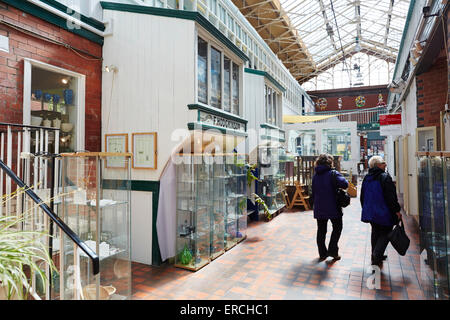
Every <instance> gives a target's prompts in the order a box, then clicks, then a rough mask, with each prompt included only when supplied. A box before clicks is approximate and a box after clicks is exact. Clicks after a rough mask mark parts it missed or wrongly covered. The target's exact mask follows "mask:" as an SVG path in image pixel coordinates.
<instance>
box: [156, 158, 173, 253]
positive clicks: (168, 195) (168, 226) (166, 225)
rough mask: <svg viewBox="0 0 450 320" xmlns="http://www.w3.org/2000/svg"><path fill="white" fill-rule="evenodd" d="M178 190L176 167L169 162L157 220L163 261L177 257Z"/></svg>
mask: <svg viewBox="0 0 450 320" xmlns="http://www.w3.org/2000/svg"><path fill="white" fill-rule="evenodd" d="M176 189H177V181H176V170H175V165H174V163H173V162H172V160H169V163H168V164H167V166H166V168H165V169H164V172H163V174H162V176H161V180H160V188H159V201H158V203H159V206H158V217H157V218H156V231H157V233H158V242H159V250H160V252H161V259H162V261H164V260H166V259H168V258H171V257H174V256H175V236H176V235H175V225H176V201H177V195H176V193H177V190H176Z"/></svg>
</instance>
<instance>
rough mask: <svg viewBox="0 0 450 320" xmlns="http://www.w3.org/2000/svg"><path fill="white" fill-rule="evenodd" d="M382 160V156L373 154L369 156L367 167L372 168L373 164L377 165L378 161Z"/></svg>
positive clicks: (381, 161)
mask: <svg viewBox="0 0 450 320" xmlns="http://www.w3.org/2000/svg"><path fill="white" fill-rule="evenodd" d="M383 162H384V160H383V158H382V157H380V156H373V157H372V158H370V160H369V168H374V167H375V166H377V165H378V164H380V163H383Z"/></svg>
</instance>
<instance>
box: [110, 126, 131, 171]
mask: <svg viewBox="0 0 450 320" xmlns="http://www.w3.org/2000/svg"><path fill="white" fill-rule="evenodd" d="M105 151H106V152H110V153H124V152H128V133H116V134H105ZM106 168H126V162H125V161H124V158H123V157H108V159H107V160H106Z"/></svg>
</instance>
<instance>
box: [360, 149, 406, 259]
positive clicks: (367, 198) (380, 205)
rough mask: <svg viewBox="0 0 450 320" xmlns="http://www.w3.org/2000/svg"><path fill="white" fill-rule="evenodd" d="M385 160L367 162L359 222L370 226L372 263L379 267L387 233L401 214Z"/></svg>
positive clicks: (378, 158)
mask: <svg viewBox="0 0 450 320" xmlns="http://www.w3.org/2000/svg"><path fill="white" fill-rule="evenodd" d="M385 170H386V162H385V161H384V160H383V158H382V157H380V156H373V157H372V158H370V161H369V173H368V174H367V175H366V176H365V177H364V180H363V183H362V187H361V196H360V201H361V207H362V214H361V221H362V222H366V223H370V225H371V226H372V234H371V245H372V265H377V266H381V264H382V262H383V260H384V259H386V258H387V256H385V255H384V251H385V250H386V247H387V245H388V243H389V239H388V234H389V232H391V231H392V228H393V227H394V225H396V224H397V222H398V221H399V219H401V217H402V215H401V213H400V209H401V208H400V204H399V203H398V200H397V191H396V190H395V185H394V182H392V178H391V176H390V175H389V173H387V172H385Z"/></svg>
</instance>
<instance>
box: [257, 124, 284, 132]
mask: <svg viewBox="0 0 450 320" xmlns="http://www.w3.org/2000/svg"><path fill="white" fill-rule="evenodd" d="M260 127H261V128H268V129H275V130H278V131H281V132H285V131H284V130H283V129H281V128H279V127H277V126H274V125H272V124H269V123H262V124H261V125H260Z"/></svg>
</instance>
